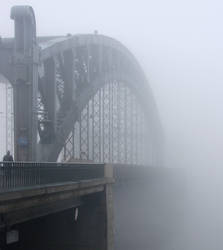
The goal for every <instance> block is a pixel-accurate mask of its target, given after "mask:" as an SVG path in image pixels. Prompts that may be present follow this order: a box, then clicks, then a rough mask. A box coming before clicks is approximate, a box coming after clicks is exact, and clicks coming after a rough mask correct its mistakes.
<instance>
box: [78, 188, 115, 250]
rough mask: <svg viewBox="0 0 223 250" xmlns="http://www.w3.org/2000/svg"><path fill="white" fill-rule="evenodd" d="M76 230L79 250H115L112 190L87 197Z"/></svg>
mask: <svg viewBox="0 0 223 250" xmlns="http://www.w3.org/2000/svg"><path fill="white" fill-rule="evenodd" d="M84 204H85V205H84V206H83V207H81V208H80V211H79V219H78V222H77V228H76V235H77V236H76V239H77V243H76V248H75V249H77V250H113V247H114V246H113V210H112V209H113V206H112V189H111V186H110V185H107V186H106V188H105V191H104V192H102V193H98V194H94V195H91V196H89V197H85V202H84Z"/></svg>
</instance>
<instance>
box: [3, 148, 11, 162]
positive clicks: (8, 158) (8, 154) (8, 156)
mask: <svg viewBox="0 0 223 250" xmlns="http://www.w3.org/2000/svg"><path fill="white" fill-rule="evenodd" d="M3 161H13V156H12V155H11V153H10V151H9V150H8V151H7V153H6V155H4V157H3Z"/></svg>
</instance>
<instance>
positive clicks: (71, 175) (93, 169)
mask: <svg viewBox="0 0 223 250" xmlns="http://www.w3.org/2000/svg"><path fill="white" fill-rule="evenodd" d="M0 165H1V167H0V180H1V181H0V192H5V191H7V190H11V189H16V188H23V187H32V186H38V185H40V186H41V185H47V184H55V183H65V182H78V181H83V180H92V179H101V178H107V177H110V178H112V177H113V176H112V166H108V165H105V164H93V163H90V164H89V163H75V164H74V163H49V162H47V163H36V162H1V163H0Z"/></svg>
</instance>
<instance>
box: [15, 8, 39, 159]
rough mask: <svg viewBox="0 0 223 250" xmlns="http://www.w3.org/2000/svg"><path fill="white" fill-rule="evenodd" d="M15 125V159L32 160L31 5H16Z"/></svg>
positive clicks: (34, 63)
mask: <svg viewBox="0 0 223 250" xmlns="http://www.w3.org/2000/svg"><path fill="white" fill-rule="evenodd" d="M11 18H12V19H13V20H14V22H15V43H14V115H15V116H14V129H15V137H14V138H15V143H14V144H15V159H16V160H17V161H31V160H32V161H35V160H36V153H37V152H36V145H37V113H36V112H37V91H38V53H37V51H38V47H37V43H36V23H35V16H34V12H33V9H32V8H31V7H28V6H15V7H13V8H12V10H11Z"/></svg>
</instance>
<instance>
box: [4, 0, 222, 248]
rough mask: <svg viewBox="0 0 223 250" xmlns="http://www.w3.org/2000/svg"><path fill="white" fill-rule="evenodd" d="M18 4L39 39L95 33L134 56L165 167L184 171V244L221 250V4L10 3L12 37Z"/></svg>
mask: <svg viewBox="0 0 223 250" xmlns="http://www.w3.org/2000/svg"><path fill="white" fill-rule="evenodd" d="M16 4H29V5H31V6H32V7H33V8H34V10H35V14H36V20H37V33H38V35H39V36H40V35H41V36H45V35H65V34H67V33H71V34H76V33H93V32H94V30H98V32H99V34H104V35H108V36H111V37H114V38H116V39H117V40H119V41H121V42H122V43H123V44H124V45H126V46H127V47H128V48H129V49H130V50H131V51H132V52H133V54H134V55H135V56H136V58H137V59H138V61H139V62H140V64H141V66H142V68H143V70H144V71H145V73H146V75H147V78H148V81H149V84H150V86H151V88H152V91H153V94H154V97H155V100H156V104H157V107H158V111H159V115H160V119H161V122H162V125H163V128H164V134H165V149H166V151H165V165H166V167H173V168H184V169H187V177H186V179H187V184H186V186H187V190H188V191H190V192H188V193H187V195H186V197H187V198H186V199H185V201H187V202H185V204H184V205H183V208H182V211H183V212H182V213H184V214H185V216H184V219H185V223H184V224H182V228H185V230H183V229H182V234H184V233H183V232H187V233H185V234H184V235H186V236H185V237H183V236H182V237H183V238H184V239H183V240H182V242H184V243H182V244H181V247H182V249H184V248H183V247H185V249H190V250H193V249H194V250H195V249H196V250H198V249H222V247H223V244H222V236H221V234H222V232H223V224H222V221H223V216H222V206H223V203H222V188H223V184H222V183H223V170H222V163H223V154H222V149H223V129H222V128H223V117H222V107H223V98H222V95H223V85H222V82H223V73H222V72H223V71H222V69H223V45H222V44H223V30H222V23H223V15H222V10H223V2H222V1H220V0H218V1H217V0H212V1H211V0H208V1H205V0H203V1H201V0H187V1H179V0H178V1H177V0H157V1H147V0H138V1H136V0H132V1H129V0H128V1H127V0H122V1H120V0H113V1H102V0H101V1H100V0H95V1H90V0H77V1H71V0H70V1H69V0H64V1H53V0H48V1H43V0H38V1H35V0H30V1H25V0H24V1H12V0H7V1H2V2H1V8H0V34H1V36H3V37H7V36H12V35H13V22H12V21H11V22H10V21H9V13H10V7H11V6H13V5H16ZM176 237H180V236H179V235H178V236H176ZM178 249H179V248H178Z"/></svg>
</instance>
